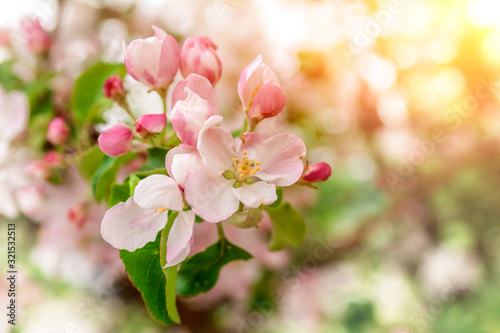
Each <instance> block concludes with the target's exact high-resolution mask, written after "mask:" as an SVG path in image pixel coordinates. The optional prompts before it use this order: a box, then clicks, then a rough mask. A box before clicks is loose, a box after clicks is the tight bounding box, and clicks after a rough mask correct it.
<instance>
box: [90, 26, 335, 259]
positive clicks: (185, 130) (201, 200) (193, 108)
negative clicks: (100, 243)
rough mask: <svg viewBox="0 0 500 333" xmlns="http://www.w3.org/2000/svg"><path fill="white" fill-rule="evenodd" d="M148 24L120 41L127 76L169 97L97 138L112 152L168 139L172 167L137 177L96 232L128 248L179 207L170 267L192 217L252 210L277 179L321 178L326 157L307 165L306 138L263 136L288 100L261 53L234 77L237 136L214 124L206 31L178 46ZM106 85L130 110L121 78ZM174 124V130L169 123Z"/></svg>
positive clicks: (213, 76) (212, 61)
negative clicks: (140, 34) (146, 33)
mask: <svg viewBox="0 0 500 333" xmlns="http://www.w3.org/2000/svg"><path fill="white" fill-rule="evenodd" d="M153 29H154V31H155V35H154V36H153V37H150V38H147V39H144V40H143V39H139V40H134V41H132V42H131V43H130V45H128V46H124V48H125V65H126V68H127V72H128V74H129V75H130V76H132V77H133V78H134V79H135V80H137V81H139V82H141V83H142V84H144V85H145V86H147V87H148V88H149V89H151V90H154V91H156V92H158V94H160V96H161V97H162V98H163V99H165V103H164V104H165V109H164V113H163V114H149V115H144V116H142V117H140V118H138V119H135V118H133V115H132V114H131V113H130V112H129V114H130V115H131V117H132V118H133V120H134V122H135V126H128V125H126V124H123V123H118V124H115V125H113V126H112V127H111V128H109V129H107V130H105V131H103V132H102V133H101V134H100V136H99V140H98V141H99V147H100V149H101V150H102V151H103V152H104V153H105V154H107V155H110V156H120V155H123V154H125V153H127V152H129V151H130V150H134V149H141V148H140V147H143V146H144V144H146V145H149V146H155V147H163V148H167V149H168V153H167V154H166V157H165V168H166V172H167V174H168V175H166V174H153V175H149V176H148V177H146V178H144V179H141V180H140V181H139V182H138V184H137V186H136V187H135V189H134V195H133V196H132V197H130V198H129V199H128V200H126V201H125V202H120V203H118V204H116V205H115V206H113V207H112V208H110V209H109V210H108V211H107V213H106V215H105V216H104V219H103V221H102V228H101V232H102V236H103V238H104V239H105V240H106V241H107V242H109V243H110V244H111V245H113V246H114V247H116V248H119V249H126V250H128V251H131V252H132V251H135V250H136V249H139V248H142V247H144V246H145V245H146V244H147V243H149V242H151V241H154V240H155V239H156V237H157V234H158V232H159V231H160V230H163V229H164V228H165V227H166V225H167V223H168V220H169V216H170V215H173V214H175V216H176V217H175V220H174V222H173V224H172V226H171V229H170V231H169V234H168V240H167V243H166V267H170V266H174V265H177V264H179V263H180V262H182V261H183V260H184V259H185V258H186V257H187V256H188V255H189V252H190V249H191V245H192V244H193V241H194V239H193V228H194V224H195V218H196V216H198V217H199V218H201V219H202V220H203V221H205V222H211V223H218V222H221V221H224V220H226V219H229V218H231V217H232V216H233V215H234V214H243V215H245V214H247V215H248V216H249V215H250V214H249V211H250V210H252V209H257V210H260V209H262V207H264V206H267V205H270V204H272V203H274V202H275V201H276V200H277V199H278V195H277V189H278V188H279V187H285V186H290V185H293V184H295V183H297V182H299V181H300V183H307V182H309V183H310V182H318V181H323V180H326V179H327V178H328V177H329V176H330V172H331V171H330V166H328V165H327V164H326V163H318V164H313V165H310V166H309V165H308V167H307V168H306V170H304V161H303V159H304V158H305V156H306V146H305V144H304V142H303V141H302V139H300V138H299V137H297V136H296V135H294V134H288V133H278V134H275V135H273V136H270V137H264V136H263V135H262V134H260V133H259V132H257V131H256V130H255V129H256V126H257V125H258V124H259V123H260V122H261V121H263V120H264V119H266V118H270V117H274V116H276V115H278V114H279V113H280V112H281V111H282V110H283V108H284V107H285V103H286V95H285V93H284V92H283V90H282V88H281V86H280V82H279V80H278V77H277V75H276V73H275V72H274V71H273V70H272V69H271V67H270V66H268V65H267V64H266V63H264V61H263V58H262V55H259V56H258V57H257V58H256V59H255V60H254V61H253V62H251V63H250V64H249V65H248V66H246V67H245V68H244V69H243V71H242V73H241V76H240V78H239V80H238V85H237V92H238V95H239V98H240V100H241V110H242V111H243V112H245V113H246V115H247V119H246V120H245V125H244V127H243V129H242V130H241V131H240V132H239V133H240V134H238V135H236V136H235V137H233V135H232V134H231V132H230V131H228V130H227V129H225V128H224V127H221V126H220V124H221V122H222V121H223V117H222V116H220V115H219V110H218V98H217V94H216V92H215V89H214V85H215V84H216V83H217V82H218V81H219V79H220V78H221V74H222V65H221V61H220V59H219V57H218V55H217V53H216V50H217V46H216V45H215V44H214V43H213V42H212V41H211V40H210V39H209V38H207V37H198V38H194V39H191V38H188V39H187V40H186V41H185V42H184V44H183V46H182V48H179V45H178V44H177V41H176V40H175V39H174V38H173V37H172V36H169V35H168V34H166V33H165V32H164V31H163V30H161V29H159V28H157V27H153ZM178 72H180V75H179V74H178ZM180 76H182V79H176V77H178V78H180ZM171 85H173V89H171V94H167V92H168V89H169V87H170V86H171ZM104 94H105V96H106V97H108V98H110V99H112V100H113V101H115V102H117V103H118V104H119V105H120V106H122V107H123V108H124V109H125V110H127V109H128V105H127V102H126V95H127V91H126V90H125V89H124V87H123V84H122V81H121V80H120V78H119V77H117V76H113V77H110V78H109V79H108V80H107V81H106V83H105V85H104ZM167 96H171V97H168V98H167ZM168 106H169V107H168ZM167 110H169V111H168V112H167ZM167 123H168V124H167ZM170 124H171V128H172V129H173V131H170V132H169V131H168V130H169V127H170ZM166 133H171V134H172V135H175V136H176V137H177V138H178V141H177V140H174V141H177V142H180V144H178V145H173V146H172V145H170V144H169V143H170V142H172V140H171V139H172V138H171V137H166V136H165V134H166ZM135 143H137V145H136V144H135ZM169 212H170V213H169ZM258 216H260V218H262V214H260V215H258ZM258 222H259V221H256V222H255V223H254V225H255V224H256V223H258Z"/></svg>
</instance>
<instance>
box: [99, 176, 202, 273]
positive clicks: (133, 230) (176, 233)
mask: <svg viewBox="0 0 500 333" xmlns="http://www.w3.org/2000/svg"><path fill="white" fill-rule="evenodd" d="M183 208H184V200H183V198H182V192H181V190H180V188H179V186H178V185H177V183H176V182H175V181H174V180H173V179H172V178H170V177H168V176H165V175H152V176H149V177H147V178H145V179H143V180H141V181H139V183H138V184H137V187H136V188H135V191H134V196H132V197H130V198H129V199H128V200H127V201H126V202H120V203H118V204H117V205H115V206H113V207H111V208H110V209H109V210H108V211H107V212H106V214H105V215H104V218H103V220H102V224H101V234H102V237H103V238H104V240H106V241H107V242H108V243H110V244H111V245H112V246H114V247H115V248H118V249H125V250H127V251H130V252H133V251H135V250H136V249H139V248H142V247H143V246H144V245H146V244H147V243H149V242H151V241H154V240H155V239H156V235H157V234H158V232H159V231H160V230H162V229H163V228H165V226H166V224H167V222H168V216H169V215H168V210H173V211H177V212H179V215H178V216H177V217H176V219H175V220H174V223H173V225H172V229H170V233H169V235H168V239H167V254H166V262H167V264H166V267H169V266H174V265H177V264H178V263H180V262H181V261H183V260H184V259H185V258H186V257H187V256H188V254H189V251H190V249H191V245H192V242H193V228H194V220H195V215H194V212H193V211H191V210H189V211H183Z"/></svg>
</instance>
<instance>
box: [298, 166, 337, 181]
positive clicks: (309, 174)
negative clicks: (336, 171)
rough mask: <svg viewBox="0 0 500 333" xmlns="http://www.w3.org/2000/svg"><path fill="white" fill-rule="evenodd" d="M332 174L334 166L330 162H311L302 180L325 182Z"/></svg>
mask: <svg viewBox="0 0 500 333" xmlns="http://www.w3.org/2000/svg"><path fill="white" fill-rule="evenodd" d="M331 174H332V168H331V167H330V165H328V163H325V162H319V163H315V164H309V162H307V165H306V167H305V170H304V173H303V175H302V180H304V181H306V182H309V183H317V182H323V181H325V180H327V179H328V178H329V177H330V175H331Z"/></svg>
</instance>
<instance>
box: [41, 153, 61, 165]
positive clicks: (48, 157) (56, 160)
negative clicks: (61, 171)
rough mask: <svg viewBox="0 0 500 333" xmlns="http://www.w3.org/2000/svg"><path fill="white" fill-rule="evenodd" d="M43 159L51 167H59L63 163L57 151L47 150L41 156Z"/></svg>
mask: <svg viewBox="0 0 500 333" xmlns="http://www.w3.org/2000/svg"><path fill="white" fill-rule="evenodd" d="M43 160H44V161H45V163H47V164H48V165H49V166H51V167H59V166H61V165H62V164H63V163H64V158H63V157H62V155H61V154H59V153H58V152H57V151H49V152H48V153H46V154H45V155H44V156H43Z"/></svg>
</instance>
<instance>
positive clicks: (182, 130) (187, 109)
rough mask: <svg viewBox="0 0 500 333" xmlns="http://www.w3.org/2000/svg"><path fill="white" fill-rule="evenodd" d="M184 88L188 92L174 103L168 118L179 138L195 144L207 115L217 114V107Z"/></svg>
mask: <svg viewBox="0 0 500 333" xmlns="http://www.w3.org/2000/svg"><path fill="white" fill-rule="evenodd" d="M185 90H187V93H188V95H187V97H186V99H185V100H182V101H178V102H177V103H176V104H175V106H174V108H173V109H172V111H171V112H170V115H169V118H170V121H171V122H172V126H173V127H174V130H175V133H177V136H178V137H179V139H180V140H181V141H182V142H184V143H187V144H189V145H191V146H196V144H197V142H198V136H199V133H200V130H201V128H202V127H203V125H204V123H205V121H206V120H207V119H208V118H209V117H211V116H213V115H215V114H217V109H216V108H215V106H214V105H213V104H212V103H210V102H208V101H206V100H204V99H202V98H201V97H200V96H198V95H197V94H196V93H195V92H193V91H192V90H191V89H189V88H185Z"/></svg>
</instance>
